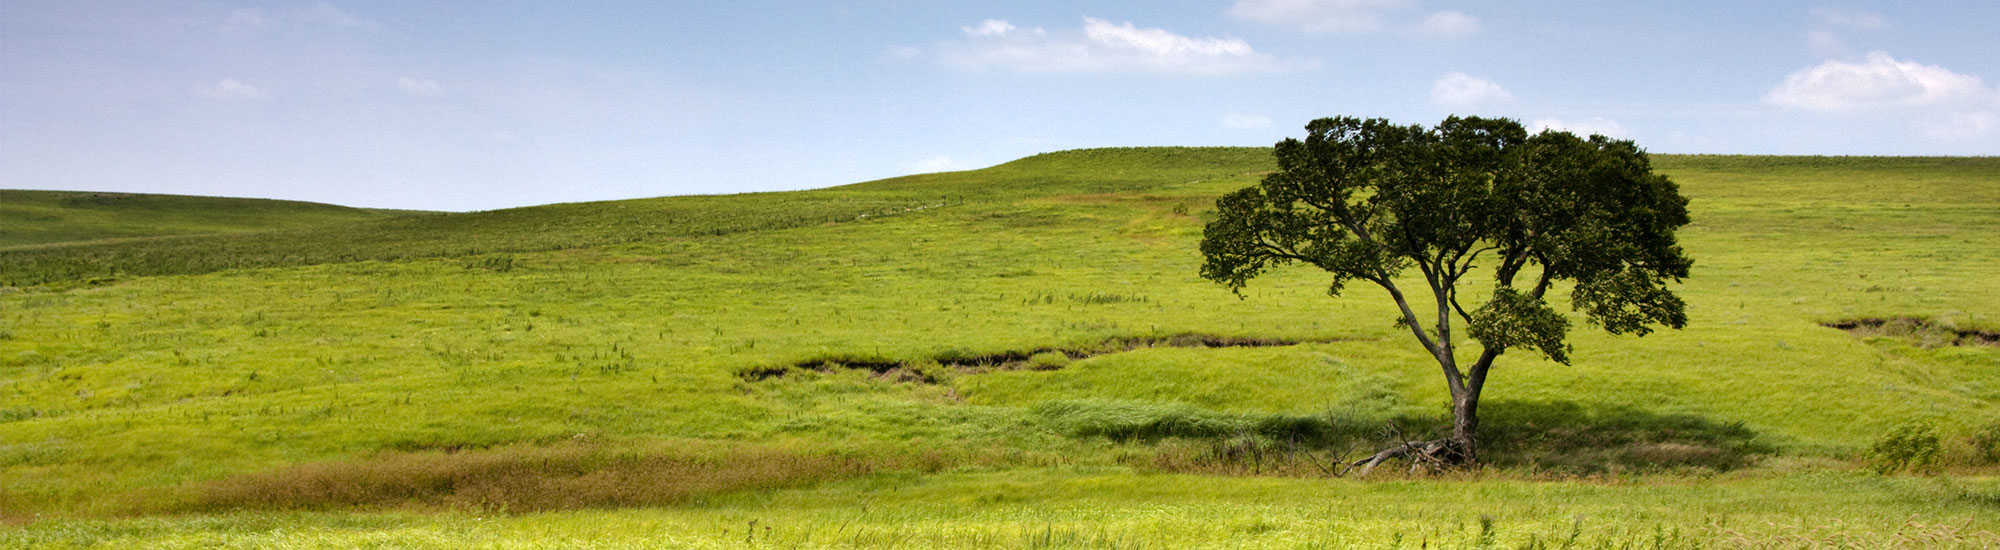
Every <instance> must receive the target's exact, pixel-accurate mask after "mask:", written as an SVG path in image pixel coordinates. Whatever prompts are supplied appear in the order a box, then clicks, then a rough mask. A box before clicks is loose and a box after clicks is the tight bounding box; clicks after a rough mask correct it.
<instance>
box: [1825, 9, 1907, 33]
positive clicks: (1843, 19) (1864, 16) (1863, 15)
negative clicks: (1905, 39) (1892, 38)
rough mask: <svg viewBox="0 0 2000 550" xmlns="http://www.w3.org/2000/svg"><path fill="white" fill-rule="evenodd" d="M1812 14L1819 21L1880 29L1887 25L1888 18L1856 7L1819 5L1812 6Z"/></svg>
mask: <svg viewBox="0 0 2000 550" xmlns="http://www.w3.org/2000/svg"><path fill="white" fill-rule="evenodd" d="M1812 13H1813V16H1814V17H1816V18H1818V19H1819V20H1820V22H1822V23H1826V24H1828V25H1833V26H1836V27H1846V28H1850V29H1881V28H1887V27H1888V26H1889V18H1887V17H1883V16H1882V14H1879V13H1875V12H1871V11H1868V10H1863V9H1857V8H1845V7H1836V6H1820V7H1817V8H1813V10H1812Z"/></svg>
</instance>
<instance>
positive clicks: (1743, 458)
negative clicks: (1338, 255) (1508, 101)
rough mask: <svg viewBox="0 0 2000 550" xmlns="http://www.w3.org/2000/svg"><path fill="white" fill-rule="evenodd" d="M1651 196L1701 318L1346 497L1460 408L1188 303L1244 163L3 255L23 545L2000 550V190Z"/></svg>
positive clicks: (1683, 166) (1147, 166) (1439, 394)
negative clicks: (1361, 458)
mask: <svg viewBox="0 0 2000 550" xmlns="http://www.w3.org/2000/svg"><path fill="white" fill-rule="evenodd" d="M1655 161H1656V164H1657V165H1658V167H1659V168H1660V169H1661V170H1662V171H1663V172H1665V173H1667V174H1669V175H1671V176H1673V177H1674V178H1675V180H1676V181H1678V182H1680V184H1681V185H1682V188H1683V191H1684V193H1685V194H1686V195H1688V196H1689V197H1691V198H1692V200H1693V202H1692V204H1691V206H1690V208H1691V210H1692V211H1693V218H1694V220H1695V221H1694V224H1693V225H1691V226H1689V227H1688V228H1686V229H1684V230H1683V232H1682V239H1683V241H1684V245H1685V246H1686V248H1687V249H1688V251H1689V254H1690V255H1691V256H1692V257H1693V258H1695V260H1696V267H1695V273H1694V277H1693V278H1691V279H1690V280H1688V281H1687V282H1686V284H1685V285H1684V286H1683V287H1682V292H1683V295H1684V296H1685V297H1686V298H1687V299H1688V301H1689V304H1690V305H1689V316H1690V323H1689V327H1688V328H1687V329H1686V330H1682V331H1669V332H1665V333H1658V334H1654V335H1652V336H1648V337H1645V338H1630V337H1612V336H1608V335H1604V334H1601V333H1593V332H1590V331H1588V330H1582V329H1579V330H1578V331H1577V332H1575V333H1573V335H1572V342H1573V343H1574V344H1575V347H1576V351H1575V353H1574V354H1573V363H1574V364H1573V365H1572V366H1567V367H1565V366H1560V365H1555V364H1551V363H1545V362H1541V361H1536V360H1533V359H1532V358H1530V357H1526V356H1519V357H1517V356H1511V355H1510V356H1508V357H1506V358H1503V359H1502V360H1501V362H1500V363H1499V365H1498V367H1497V368H1496V369H1495V372H1494V375H1493V376H1494V378H1493V380H1492V381H1491V383H1490V385H1489V387H1488V390H1489V391H1488V392H1487V394H1488V405H1487V407H1486V408H1485V413H1484V414H1483V415H1482V416H1483V417H1484V420H1485V425H1484V426H1483V427H1484V429H1486V430H1487V431H1486V435H1485V441H1486V445H1487V449H1489V450H1488V451H1487V452H1486V453H1485V456H1486V457H1487V458H1488V460H1489V462H1490V463H1489V465H1488V467H1487V468H1486V469H1485V470H1483V471H1480V472H1476V473H1469V474H1452V475H1449V476H1445V477H1442V478H1436V477H1424V476H1416V477H1410V476H1406V475H1404V474H1402V473H1400V472H1395V473H1389V474H1386V475H1380V476H1377V477H1376V478H1375V479H1369V480H1355V479H1328V476H1327V475H1326V473H1325V469H1324V464H1325V463H1326V462H1328V461H1330V460H1333V459H1334V458H1336V457H1337V456H1340V455H1341V454H1342V453H1343V452H1349V453H1351V452H1357V451H1358V450H1360V449H1371V450H1372V447H1373V446H1374V445H1379V444H1381V443H1383V442H1384V441H1386V439H1385V438H1386V437H1387V436H1390V435H1395V434H1401V435H1408V436H1414V435H1415V434H1420V433H1423V432H1425V431H1427V430H1431V429H1434V428H1435V427H1436V424H1437V421H1438V418H1439V415H1440V413H1442V412H1443V407H1442V405H1443V403H1444V388H1443V384H1441V381H1439V380H1437V379H1436V377H1437V375H1436V373H1435V368H1434V367H1426V366H1425V362H1426V361H1428V359H1427V358H1426V357H1424V356H1423V355H1422V353H1421V352H1419V351H1417V350H1416V347H1415V345H1414V344H1412V343H1411V342H1409V341H1408V340H1409V338H1408V335H1407V333H1403V334H1398V333H1399V332H1400V330H1399V329H1397V328H1395V327H1394V326H1393V325H1392V323H1391V321H1392V319H1393V315H1392V314H1391V309H1392V308H1393V306H1391V305H1390V304H1389V303H1388V301H1387V300H1386V299H1385V298H1384V297H1382V296H1379V295H1376V294H1373V293H1369V292H1366V291H1365V290H1364V289H1359V288H1357V289H1352V290H1350V291H1349V295H1348V296H1347V297H1344V298H1341V299H1337V300H1336V299H1329V298H1327V297H1326V293H1325V288H1324V279H1325V278H1324V277H1322V276H1320V275H1318V274H1316V273H1314V272H1312V271H1309V270H1305V269H1297V270H1287V271H1282V272H1279V273H1275V274H1274V275H1273V276H1267V277H1266V278H1265V279H1260V280H1259V282H1258V283H1256V284H1254V285H1252V286H1251V287H1250V288H1249V289H1248V290H1247V291H1246V294H1247V296H1246V297H1245V298H1244V299H1237V298H1236V297H1234V296H1231V295H1230V294H1229V293H1228V292H1227V291H1226V290H1224V289H1222V288H1221V287H1219V286H1217V285H1214V284H1212V283H1208V282H1206V281H1202V280H1200V279H1199V278H1198V277H1196V276H1195V270H1196V267H1197V266H1198V265H1199V262H1200V258H1199V256H1198V254H1197V253H1196V251H1195V249H1194V244H1195V242H1196V241H1197V240H1199V238H1200V231H1201V224H1202V223H1203V218H1204V216H1205V215H1206V214H1205V213H1206V211H1208V210H1210V209H1212V203H1213V200H1214V197H1216V196H1218V195H1220V194H1222V193H1224V192H1227V191H1229V190H1233V189H1236V188H1239V187H1242V186H1245V185H1248V184H1250V183H1251V182H1253V181H1255V179H1256V178H1257V176H1258V174H1260V173H1261V172H1263V171H1265V170H1268V169H1269V165H1270V161H1269V159H1268V151H1266V150H1263V149H1250V148H1209V149H1202V148H1195V149H1188V148H1151V149H1100V150H1085V151H1071V152H1063V153H1053V154H1047V155H1040V156H1036V157H1030V158H1027V159H1023V160H1020V161H1016V162H1013V163H1009V164H1005V165H1001V166H997V167H994V168H989V169H985V170H977V171H969V172H955V173H946V174H932V175H923V176H912V177H907V178H897V179H892V180H883V181H877V182H869V183H862V184H856V185H851V186H845V187H839V188H832V189H826V190H816V191H802V192H789V193H765V194H750V195H732V196H715V197H675V198H660V199H642V200H632V201H616V202H602V203H579V204H566V205H552V206H547V207H535V208H524V209H514V210H503V211H493V212H481V213H471V214H433V215H419V216H411V217H400V218H394V219H384V220H378V221H364V222H354V223H343V224H339V225H328V226H321V227H311V228H290V229H280V230H276V231H265V232H253V233H240V234H231V235H201V236H185V237H168V238H160V239H153V240H149V241H146V242H144V243H139V242H136V241H112V242H98V243H81V244H71V245H63V246H40V247H33V246H31V247H8V248H0V284H7V285H11V286H7V287H0V517H3V518H7V519H8V521H10V522H12V524H13V526H12V527H0V547H16V546H20V547H32V548H41V547H47V548H69V547H89V546H92V545H101V546H103V547H162V548H176V547H200V548H213V547H302V548H305V547H396V548H407V547H417V548H428V547H439V548H445V547H486V548H513V547H523V548H526V547H547V546H565V547H605V548H627V547H630V548H651V547H660V548H682V547H696V548H706V547H766V546H769V547H782V548H846V547H938V546H950V547H973V548H1068V547H1094V548H1131V547H1148V548H1173V547H1204V548H1234V547H1296V548H1344V547H1370V548H1392V547H1405V548H1435V547H1446V548H1458V547H1466V548H1472V547H1507V548H1535V547H1544V548H1566V547H1575V548H1599V547H1610V548H1621V547H1634V548H1637V547H1644V548H1654V547H1661V548H1692V547H1716V546H1720V547H1740V546H1750V547H1758V546H1767V547H1797V546H1812V545H1822V546H1838V545H1842V544H1845V545H1847V546H1850V547H1910V548H1920V547H1937V546H1967V547H1985V546H1991V545H1994V544H2000V541H1997V540H1996V537H1995V535H1994V533H1995V531H1996V530H2000V513H1996V512H2000V482H1996V481H1995V479H1994V478H1993V477H1992V476H1993V475H1994V473H1995V472H1996V471H2000V470H1996V468H1995V466H1993V465H1992V464H1991V463H1990V462H1989V461H1987V460H1986V459H1985V458H1984V457H1981V456H1980V453H1979V452H1978V451H1977V449H1975V448H1974V447H1975V445H1974V443H1973V441H1974V439H1975V438H1974V436H1975V435H1976V434H1977V433H1979V432H1980V431H1981V430H1984V429H1989V427H1992V426H2000V407H1996V404H2000V348H1996V347H1993V346H1982V345H1951V343H1950V342H1949V341H1948V340H1940V339H1939V338H1938V337H1937V335H1938V334H1939V333H1937V332H1936V331H1937V330H1965V331H1992V330H1995V329H1996V328H2000V318H1996V317H1995V315H1996V314H1997V312H2000V287H1996V286H1995V285H1994V284H1993V276H1992V274H1993V273H1996V272H2000V159H1991V158H1817V157H1726V156H1669V157H1657V158H1656V159H1655ZM7 215H8V216H9V218H8V219H7V220H6V221H7V223H9V224H11V223H12V220H13V218H12V217H11V216H12V214H11V212H10V213H8V214H7ZM1905 317H1907V318H1921V319H1926V320H1929V321H1931V322H1932V323H1934V327H1935V328H1934V329H1926V330H1930V331H1931V332H1925V331H1907V332H1894V331H1877V332H1874V333H1871V334H1869V335H1863V336H1857V335H1855V334H1850V333H1848V332H1846V331H1842V330H1837V329H1833V328H1827V327H1825V326H1822V324H1823V323H1829V322H1836V321H1843V320H1851V319H1867V318H1885V319H1886V318H1905ZM1927 326H1930V325H1927ZM1913 421H1916V422H1928V423H1931V424H1932V425H1934V426H1936V427H1937V429H1938V432H1939V433H1940V434H1941V436H1942V437H1941V441H1942V443H1943V445H1944V449H1943V454H1944V465H1943V468H1942V472H1941V473H1936V474H1933V475H1926V476H1905V475H1894V476H1881V475H1877V474H1873V473H1868V472H1866V471H1865V470H1864V469H1863V468H1862V467H1861V466H1862V464H1863V461H1864V460H1865V459H1866V457H1867V455H1868V451H1869V449H1870V446H1871V445H1873V444H1874V443H1875V442H1876V441H1877V440H1878V439H1879V438H1881V437H1882V436H1883V435H1884V434H1885V433H1887V432H1889V431H1890V430H1891V429H1893V428H1895V427H1897V426H1899V425H1902V424H1905V423H1908V422H1913ZM1392 428H1393V429H1392Z"/></svg>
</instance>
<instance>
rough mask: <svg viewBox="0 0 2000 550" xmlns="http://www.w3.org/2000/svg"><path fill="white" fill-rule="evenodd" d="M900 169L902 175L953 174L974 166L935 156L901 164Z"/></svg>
mask: <svg viewBox="0 0 2000 550" xmlns="http://www.w3.org/2000/svg"><path fill="white" fill-rule="evenodd" d="M900 168H902V169H903V173H904V174H930V173H935V172H955V171H959V170H971V169H972V168H974V166H973V165H970V164H967V163H963V162H959V161H958V160H956V159H953V158H951V157H950V156H948V155H937V156H933V157H930V158H925V159H920V160H915V161H910V162H905V163H903V165H902V166H900Z"/></svg>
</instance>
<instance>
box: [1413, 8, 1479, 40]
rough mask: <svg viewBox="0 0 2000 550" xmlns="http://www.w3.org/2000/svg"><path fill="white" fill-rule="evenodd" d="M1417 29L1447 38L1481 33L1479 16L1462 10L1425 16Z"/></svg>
mask: <svg viewBox="0 0 2000 550" xmlns="http://www.w3.org/2000/svg"><path fill="white" fill-rule="evenodd" d="M1417 29H1418V30H1419V31H1422V32H1423V33H1424V34H1428V35H1432V36H1442V37H1446V38H1457V37H1461V36H1472V35H1474V34H1479V18H1477V17H1473V16H1470V15H1466V14H1464V13H1461V12H1455V11H1441V12H1437V13H1433V14H1431V16H1430V17H1427V18H1424V23H1423V25H1422V26H1419V27H1417Z"/></svg>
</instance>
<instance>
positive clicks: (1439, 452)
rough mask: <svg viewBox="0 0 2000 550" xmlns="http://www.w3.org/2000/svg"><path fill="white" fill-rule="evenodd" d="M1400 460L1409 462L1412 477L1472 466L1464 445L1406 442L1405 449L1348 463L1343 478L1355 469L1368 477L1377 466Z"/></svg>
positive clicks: (1440, 441) (1441, 441)
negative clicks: (1427, 472) (1417, 474)
mask: <svg viewBox="0 0 2000 550" xmlns="http://www.w3.org/2000/svg"><path fill="white" fill-rule="evenodd" d="M1399 458H1400V459H1403V460H1407V461H1409V463H1410V470H1409V472H1408V473H1411V474H1414V473H1417V472H1418V471H1440V470H1443V469H1446V468H1450V467H1453V466H1462V465H1465V464H1469V463H1470V462H1471V460H1469V455H1468V454H1467V453H1466V452H1465V449H1464V446H1463V444H1462V442H1459V441H1456V440H1452V439H1433V440H1430V441H1405V442H1403V444H1401V445H1397V446H1394V447H1390V448H1387V449H1383V450H1382V451H1381V452H1378V453H1375V454H1374V455H1370V456H1369V457H1368V458H1363V459H1361V460H1356V461H1354V462H1351V463H1348V464H1347V469H1346V471H1344V472H1343V473H1342V474H1343V475H1345V473H1346V472H1352V471H1354V469H1355V468H1360V469H1361V471H1360V472H1359V473H1357V474H1356V475H1358V476H1360V477H1368V473H1369V472H1373V471H1375V467H1376V466H1380V465H1382V463H1384V462H1388V461H1391V460H1395V459H1399Z"/></svg>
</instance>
